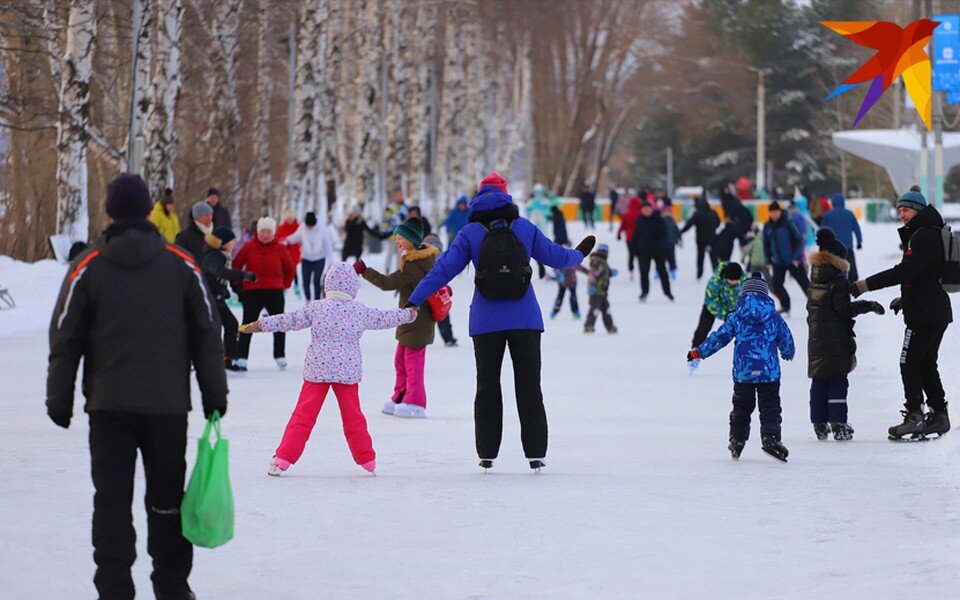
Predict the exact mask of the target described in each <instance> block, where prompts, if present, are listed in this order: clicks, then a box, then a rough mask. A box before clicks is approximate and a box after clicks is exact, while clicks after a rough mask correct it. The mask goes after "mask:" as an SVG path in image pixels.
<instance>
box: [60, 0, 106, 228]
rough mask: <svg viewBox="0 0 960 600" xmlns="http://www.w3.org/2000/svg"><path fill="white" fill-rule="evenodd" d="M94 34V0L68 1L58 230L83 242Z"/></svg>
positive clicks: (86, 198) (61, 110)
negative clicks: (69, 2)
mask: <svg viewBox="0 0 960 600" xmlns="http://www.w3.org/2000/svg"><path fill="white" fill-rule="evenodd" d="M96 33H97V20H96V2H95V0H77V1H76V2H74V3H73V4H71V6H70V16H69V19H68V22H67V44H66V52H65V55H64V60H63V68H61V69H60V73H61V79H60V103H59V109H60V117H59V120H58V122H57V154H58V156H57V233H59V234H63V235H65V236H67V237H68V238H69V239H70V240H71V241H86V239H87V234H88V230H89V219H90V218H89V214H88V197H87V193H88V191H87V141H88V140H89V133H88V132H87V125H88V123H89V118H90V74H91V71H92V69H93V51H94V39H95V38H96Z"/></svg>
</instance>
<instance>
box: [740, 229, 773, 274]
mask: <svg viewBox="0 0 960 600" xmlns="http://www.w3.org/2000/svg"><path fill="white" fill-rule="evenodd" d="M741 260H743V261H745V262H746V266H747V267H749V268H750V269H760V268H763V267H764V266H766V264H767V255H766V253H765V252H764V251H763V236H762V235H757V236H755V237H754V238H753V239H752V240H750V241H749V242H747V245H746V246H744V247H743V252H741ZM748 270H749V269H748Z"/></svg>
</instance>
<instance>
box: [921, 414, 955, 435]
mask: <svg viewBox="0 0 960 600" xmlns="http://www.w3.org/2000/svg"><path fill="white" fill-rule="evenodd" d="M949 431H950V416H949V415H948V414H947V411H945V410H943V411H934V412H929V413H927V414H926V416H924V418H923V433H922V434H921V435H923V436H924V437H926V436H930V435H935V436H937V437H941V436H943V435H945V434H947V433H948V432H949Z"/></svg>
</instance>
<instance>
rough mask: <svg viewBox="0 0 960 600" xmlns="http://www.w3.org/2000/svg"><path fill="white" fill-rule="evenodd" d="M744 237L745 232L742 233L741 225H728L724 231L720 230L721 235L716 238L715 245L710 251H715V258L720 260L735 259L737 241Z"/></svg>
mask: <svg viewBox="0 0 960 600" xmlns="http://www.w3.org/2000/svg"><path fill="white" fill-rule="evenodd" d="M742 236H743V232H741V231H740V227H739V225H737V224H736V223H727V224H726V225H725V226H724V228H723V229H721V230H720V233H718V234H717V237H716V238H714V240H713V244H712V246H711V247H710V249H711V250H712V251H713V256H716V257H719V259H720V260H726V261H729V260H730V259H731V258H732V257H733V247H734V245H736V243H737V240H738V239H740V238H741V237H742Z"/></svg>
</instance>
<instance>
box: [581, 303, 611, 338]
mask: <svg viewBox="0 0 960 600" xmlns="http://www.w3.org/2000/svg"><path fill="white" fill-rule="evenodd" d="M598 312H599V313H600V315H601V316H602V317H603V326H604V327H605V328H606V329H607V331H612V330H613V316H611V315H610V301H609V300H608V299H607V297H606V296H601V295H599V294H594V295H592V296H590V310H589V311H588V312H587V320H586V322H585V323H584V324H583V326H584V327H585V328H590V329H593V326H594V325H596V323H597V313H598Z"/></svg>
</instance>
